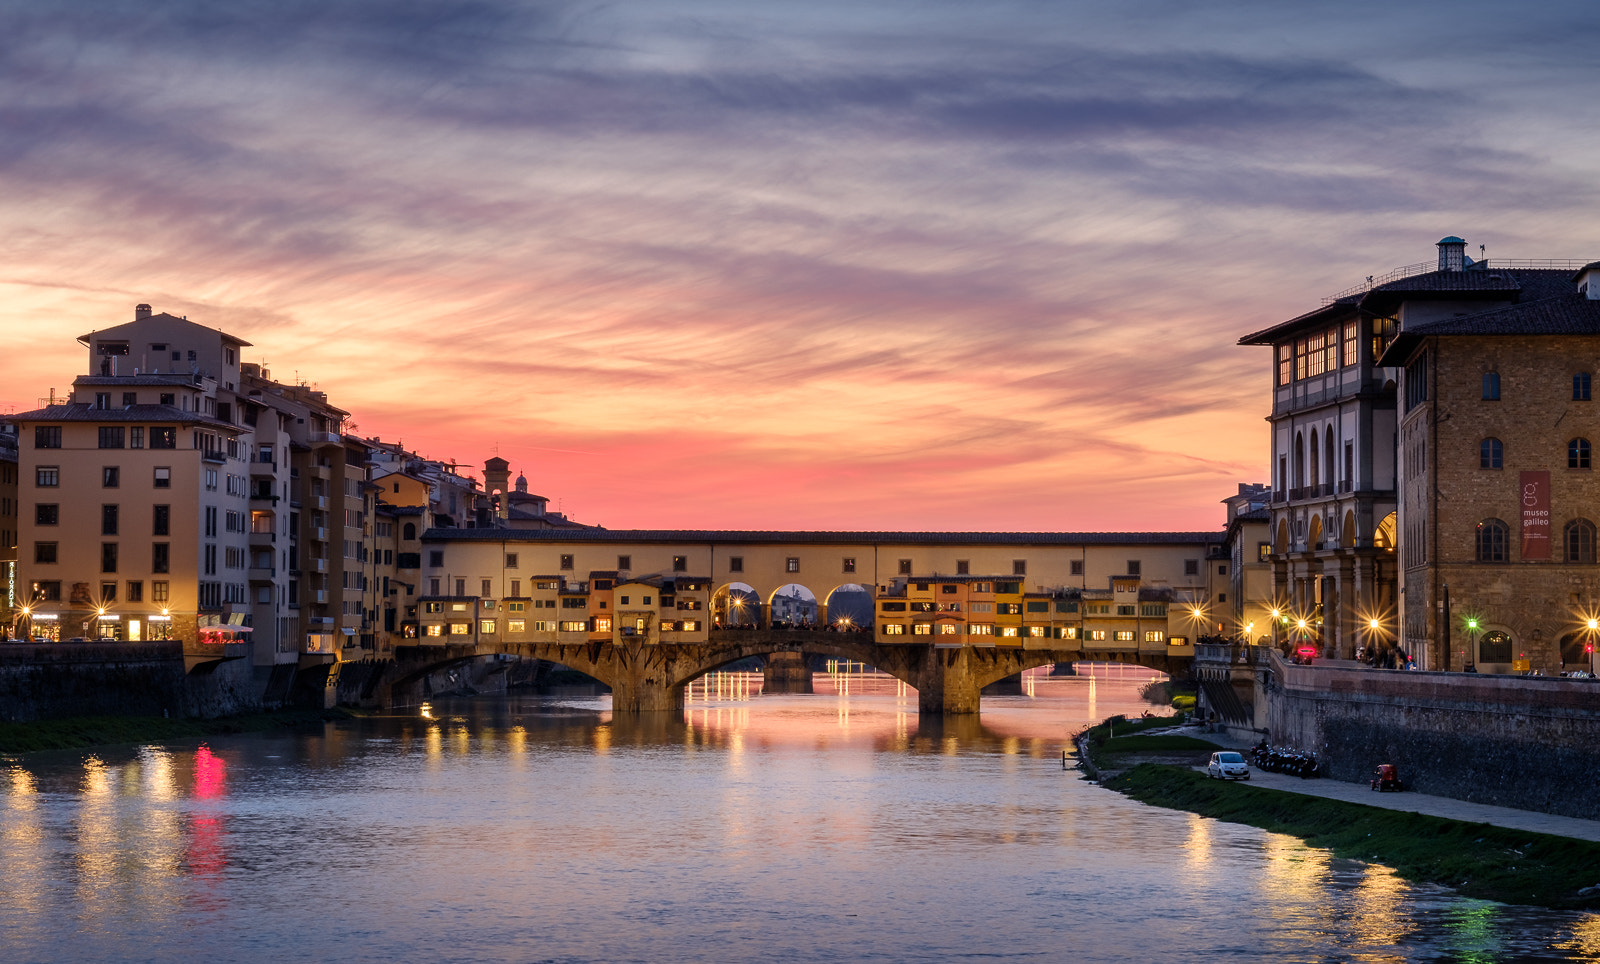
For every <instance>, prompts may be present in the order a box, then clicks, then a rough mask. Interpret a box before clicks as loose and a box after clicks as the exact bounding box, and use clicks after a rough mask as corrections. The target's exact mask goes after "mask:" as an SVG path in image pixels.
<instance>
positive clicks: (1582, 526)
mask: <svg viewBox="0 0 1600 964" xmlns="http://www.w3.org/2000/svg"><path fill="white" fill-rule="evenodd" d="M1561 544H1562V545H1564V546H1566V547H1567V561H1568V562H1587V563H1592V562H1594V523H1593V522H1590V521H1589V520H1588V519H1573V520H1572V521H1571V522H1569V523H1567V527H1566V528H1565V529H1563V530H1562V532H1561Z"/></svg>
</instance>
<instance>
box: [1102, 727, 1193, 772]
mask: <svg viewBox="0 0 1600 964" xmlns="http://www.w3.org/2000/svg"><path fill="white" fill-rule="evenodd" d="M1182 719H1183V717H1181V716H1176V715H1175V716H1146V717H1140V718H1138V719H1131V720H1130V719H1120V718H1116V717H1113V718H1112V719H1109V720H1106V721H1105V722H1103V723H1100V724H1099V725H1097V726H1093V727H1090V728H1089V729H1088V730H1086V731H1085V732H1084V733H1083V737H1084V748H1085V750H1086V751H1087V753H1088V757H1089V763H1091V764H1092V765H1093V766H1094V768H1095V771H1096V772H1116V771H1118V770H1122V769H1125V768H1127V767H1131V766H1134V765H1136V764H1139V763H1146V762H1151V763H1170V764H1173V765H1176V766H1185V765H1198V764H1201V763H1204V762H1206V760H1208V759H1210V757H1211V754H1212V752H1213V751H1215V750H1216V749H1217V747H1216V744H1214V743H1207V742H1206V741H1204V740H1197V739H1195V738H1194V737H1192V736H1180V735H1177V734H1168V733H1156V734H1150V735H1145V734H1146V733H1147V732H1148V731H1150V730H1163V729H1167V728H1169V727H1173V726H1177V725H1178V724H1179V723H1180V722H1181V721H1182Z"/></svg>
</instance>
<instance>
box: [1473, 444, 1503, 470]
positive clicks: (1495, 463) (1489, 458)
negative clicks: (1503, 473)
mask: <svg viewBox="0 0 1600 964" xmlns="http://www.w3.org/2000/svg"><path fill="white" fill-rule="evenodd" d="M1503 461H1504V450H1503V449H1502V448H1501V447H1500V440H1499V439H1497V438H1486V439H1484V440H1483V441H1482V442H1479V443H1478V468H1480V469H1498V468H1500V467H1501V464H1502V462H1503Z"/></svg>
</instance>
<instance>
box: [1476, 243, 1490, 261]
mask: <svg viewBox="0 0 1600 964" xmlns="http://www.w3.org/2000/svg"><path fill="white" fill-rule="evenodd" d="M1488 258H1489V256H1488V253H1487V252H1486V251H1485V250H1484V246H1483V245H1481V244H1480V245H1478V260H1479V261H1487V260H1488Z"/></svg>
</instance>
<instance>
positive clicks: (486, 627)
mask: <svg viewBox="0 0 1600 964" xmlns="http://www.w3.org/2000/svg"><path fill="white" fill-rule="evenodd" d="M478 632H480V633H483V634H484V635H486V636H492V635H494V620H492V619H480V620H478Z"/></svg>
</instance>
